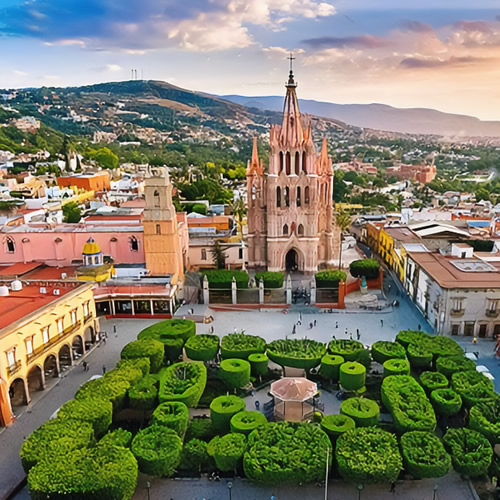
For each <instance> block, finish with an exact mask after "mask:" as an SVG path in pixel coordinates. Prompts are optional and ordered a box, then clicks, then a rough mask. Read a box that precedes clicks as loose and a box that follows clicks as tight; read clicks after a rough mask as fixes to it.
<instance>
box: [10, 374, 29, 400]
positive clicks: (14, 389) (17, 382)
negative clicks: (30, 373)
mask: <svg viewBox="0 0 500 500" xmlns="http://www.w3.org/2000/svg"><path fill="white" fill-rule="evenodd" d="M9 397H10V405H11V407H15V406H24V405H27V404H28V401H29V399H28V398H29V396H28V390H27V388H26V382H25V380H24V379H23V378H22V377H18V378H16V379H14V380H13V381H12V382H11V384H10V387H9Z"/></svg>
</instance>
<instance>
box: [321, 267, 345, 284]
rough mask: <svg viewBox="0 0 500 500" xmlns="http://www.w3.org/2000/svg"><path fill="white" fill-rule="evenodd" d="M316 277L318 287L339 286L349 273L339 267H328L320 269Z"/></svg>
mask: <svg viewBox="0 0 500 500" xmlns="http://www.w3.org/2000/svg"><path fill="white" fill-rule="evenodd" d="M314 277H315V278H316V287H317V288H337V287H338V286H339V283H340V282H341V281H344V282H345V280H346V279H347V274H346V273H344V271H339V270H337V269H328V270H326V271H319V272H318V273H316V274H315V275H314Z"/></svg>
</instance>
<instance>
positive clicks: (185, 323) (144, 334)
mask: <svg viewBox="0 0 500 500" xmlns="http://www.w3.org/2000/svg"><path fill="white" fill-rule="evenodd" d="M194 335H196V323H195V322H194V321H192V320H190V319H166V320H165V321H160V322H159V323H155V324H154V325H151V326H148V327H147V328H145V329H144V330H142V331H141V332H140V333H139V335H138V336H137V338H138V339H139V340H141V339H154V340H158V341H159V342H162V343H164V341H165V340H166V339H182V340H183V342H186V340H187V339H188V338H190V337H193V336H194Z"/></svg>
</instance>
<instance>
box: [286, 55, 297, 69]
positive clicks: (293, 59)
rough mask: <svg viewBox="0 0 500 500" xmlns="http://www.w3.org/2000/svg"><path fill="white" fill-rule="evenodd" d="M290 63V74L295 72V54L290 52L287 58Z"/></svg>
mask: <svg viewBox="0 0 500 500" xmlns="http://www.w3.org/2000/svg"><path fill="white" fill-rule="evenodd" d="M287 59H288V60H289V61H290V72H292V71H293V61H295V57H293V52H290V55H289V56H288V58H287Z"/></svg>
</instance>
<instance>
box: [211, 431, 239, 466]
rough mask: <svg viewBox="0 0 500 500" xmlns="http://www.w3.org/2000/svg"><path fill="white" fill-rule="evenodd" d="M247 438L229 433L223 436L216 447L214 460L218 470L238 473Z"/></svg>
mask: <svg viewBox="0 0 500 500" xmlns="http://www.w3.org/2000/svg"><path fill="white" fill-rule="evenodd" d="M246 442H247V439H246V436H245V435H244V434H240V433H235V434H233V433H229V434H226V435H225V436H222V437H221V438H220V439H219V440H218V441H217V444H216V446H215V452H214V459H215V464H216V465H217V468H218V469H219V470H221V471H223V472H228V471H236V469H237V468H238V465H239V463H240V462H241V459H242V458H243V453H245V448H246Z"/></svg>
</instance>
